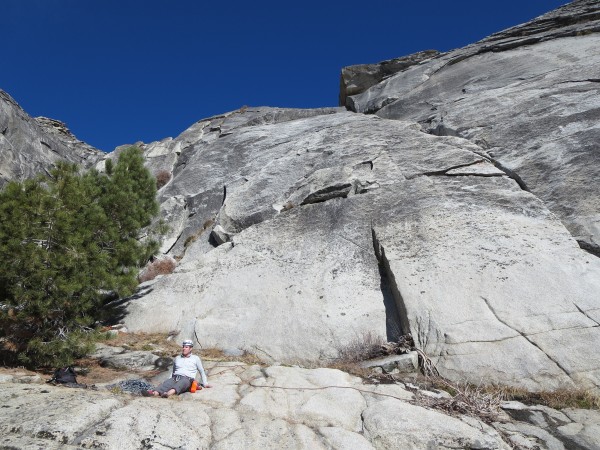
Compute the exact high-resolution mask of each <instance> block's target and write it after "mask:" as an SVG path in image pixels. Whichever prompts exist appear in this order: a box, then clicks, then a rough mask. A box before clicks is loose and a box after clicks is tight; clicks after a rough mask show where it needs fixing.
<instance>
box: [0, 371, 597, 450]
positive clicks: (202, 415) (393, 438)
mask: <svg viewBox="0 0 600 450" xmlns="http://www.w3.org/2000/svg"><path fill="white" fill-rule="evenodd" d="M205 368H206V370H207V372H208V373H207V375H208V379H209V381H210V383H211V385H212V386H213V387H212V388H210V389H202V390H200V391H197V392H196V393H195V394H191V393H185V394H182V395H181V396H179V397H173V398H170V399H168V400H165V399H161V398H143V397H141V396H139V395H132V394H126V393H121V392H118V390H116V389H114V388H111V386H112V385H107V386H104V385H98V386H97V387H96V390H93V389H73V388H67V387H61V386H50V385H44V384H42V383H43V381H41V380H40V381H32V380H29V379H28V378H27V377H23V376H21V377H20V376H17V375H16V374H15V375H12V376H10V377H6V378H5V379H2V378H0V401H1V403H2V408H0V436H1V437H0V446H2V448H7V449H8V448H18V449H40V448H44V449H81V448H84V449H85V448H90V449H96V448H104V449H138V448H139V449H142V448H156V449H168V448H179V449H190V450H191V449H231V448H247V449H281V448H295V449H311V450H312V449H340V450H342V449H343V450H345V449H360V450H362V449H364V450H367V449H371V450H372V449H396V448H402V449H418V450H420V449H424V448H436V449H456V448H472V449H481V450H500V449H502V450H504V449H506V450H508V449H511V448H518V449H556V450H565V449H590V450H593V449H597V448H598V442H599V439H600V428H599V426H598V424H599V423H600V422H599V420H600V417H599V414H598V412H597V411H593V410H592V411H590V410H579V409H565V410H562V411H557V410H554V409H551V408H548V407H544V406H525V405H523V404H521V403H518V402H506V403H505V404H504V405H502V410H501V409H498V410H497V412H496V415H495V418H491V420H489V421H488V423H484V422H482V421H481V420H480V419H478V418H477V417H473V416H466V415H459V414H455V415H453V416H449V415H447V414H445V413H443V412H441V411H440V410H436V409H430V408H424V407H421V406H419V399H420V398H421V397H422V396H425V395H427V394H430V392H429V391H424V390H421V389H420V388H418V387H417V386H412V387H409V385H405V384H403V383H398V382H397V383H394V384H379V385H378V384H365V383H364V382H363V380H361V379H360V378H357V377H354V376H351V375H349V374H347V373H345V372H341V371H339V370H333V369H302V368H298V367H283V366H271V367H261V366H257V365H246V364H244V363H242V362H235V361H234V362H212V361H205ZM135 381H136V382H137V381H140V380H135ZM441 392H443V391H441ZM444 394H445V395H446V398H450V394H448V393H445V392H444Z"/></svg>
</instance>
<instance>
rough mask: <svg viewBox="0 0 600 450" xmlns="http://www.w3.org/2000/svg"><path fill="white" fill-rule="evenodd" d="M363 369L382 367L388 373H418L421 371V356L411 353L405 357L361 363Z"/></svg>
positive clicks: (391, 357) (389, 357)
mask: <svg viewBox="0 0 600 450" xmlns="http://www.w3.org/2000/svg"><path fill="white" fill-rule="evenodd" d="M361 367H366V368H370V367H381V368H382V369H383V370H384V371H385V372H387V373H389V372H392V371H393V370H396V371H397V372H400V373H410V372H416V371H418V370H419V356H418V354H417V352H410V353H406V354H404V355H391V356H386V357H383V358H376V359H370V360H368V361H364V362H362V363H361Z"/></svg>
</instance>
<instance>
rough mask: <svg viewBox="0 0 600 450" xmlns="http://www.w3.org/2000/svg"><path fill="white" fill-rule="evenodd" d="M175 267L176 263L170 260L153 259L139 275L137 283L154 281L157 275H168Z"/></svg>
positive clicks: (167, 258)
mask: <svg viewBox="0 0 600 450" xmlns="http://www.w3.org/2000/svg"><path fill="white" fill-rule="evenodd" d="M175 267H177V263H176V262H175V260H174V259H172V258H169V257H166V258H160V259H155V260H154V261H152V262H151V263H150V264H148V265H147V266H146V267H145V268H144V270H143V271H142V273H140V275H139V276H138V281H139V282H140V283H143V282H144V281H150V280H154V279H155V278H156V277H157V276H159V275H168V274H170V273H173V271H174V270H175Z"/></svg>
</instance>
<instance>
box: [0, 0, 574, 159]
mask: <svg viewBox="0 0 600 450" xmlns="http://www.w3.org/2000/svg"><path fill="white" fill-rule="evenodd" d="M565 3H567V0H503V1H482V0H477V1H476V0H453V1H450V0H429V1H427V2H422V1H409V0H379V1H378V0H373V1H370V2H365V1H360V2H359V1H356V0H345V1H341V0H329V1H327V0H319V1H315V0H303V1H301V2H286V1H283V0H278V1H270V0H269V1H262V0H253V1H238V0H231V1H206V0H1V1H0V7H1V21H0V42H1V43H2V53H1V54H0V67H1V70H0V89H3V90H5V91H7V92H8V93H9V94H10V95H11V96H12V97H13V98H14V99H15V100H16V101H17V102H18V103H19V104H20V105H21V106H22V107H23V108H24V109H25V111H27V113H29V114H30V115H32V116H47V117H51V118H53V119H58V120H61V121H63V122H65V123H66V124H67V126H68V127H69V128H70V129H71V131H72V132H73V133H74V134H75V135H76V136H77V137H78V138H79V139H81V140H83V141H86V142H87V143H89V144H91V145H93V146H95V147H97V148H100V149H102V150H105V151H111V150H113V148H114V147H115V146H117V145H121V144H128V143H133V142H136V141H144V142H151V141H155V140H159V139H163V138H165V137H169V136H171V137H175V136H177V135H178V134H179V133H181V132H182V131H183V130H185V129H186V128H187V127H189V126H190V125H191V124H192V123H194V122H196V121H197V120H200V119H203V118H206V117H209V116H211V115H215V114H220V113H224V112H227V111H231V110H234V109H237V108H239V107H241V106H243V105H248V106H280V107H298V108H312V107H320V106H337V102H338V91H339V74H340V70H341V68H342V67H344V66H348V65H352V64H365V63H374V62H378V61H381V60H385V59H391V58H395V57H399V56H404V55H407V54H410V53H414V52H417V51H420V50H426V49H437V50H440V51H446V50H450V49H453V48H457V47H462V46H464V45H467V44H469V43H472V42H474V41H477V40H479V39H481V38H483V37H485V36H487V35H489V34H491V33H493V32H496V31H500V30H502V29H504V28H508V27H510V26H513V25H517V24H519V23H523V22H526V21H527V20H529V19H532V18H533V17H536V16H538V15H540V14H543V13H545V12H547V11H550V10H551V9H554V8H556V7H558V6H560V5H563V4H565Z"/></svg>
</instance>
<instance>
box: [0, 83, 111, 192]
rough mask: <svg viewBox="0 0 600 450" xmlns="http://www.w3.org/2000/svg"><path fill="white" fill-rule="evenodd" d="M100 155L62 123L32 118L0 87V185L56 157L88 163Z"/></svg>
mask: <svg viewBox="0 0 600 450" xmlns="http://www.w3.org/2000/svg"><path fill="white" fill-rule="evenodd" d="M103 155H104V153H103V152H102V151H100V150H98V149H95V148H94V147H91V146H90V145H88V144H86V143H85V142H81V141H79V140H78V139H77V138H76V137H75V136H73V134H71V132H70V131H69V130H68V128H67V127H66V125H65V124H64V123H62V122H59V121H57V120H52V119H48V118H46V117H38V118H36V119H33V118H32V117H30V116H29V115H28V114H27V113H26V112H25V111H23V109H22V108H21V107H20V106H19V105H18V104H17V102H15V100H14V99H13V98H12V97H11V96H10V95H8V94H7V93H6V92H4V91H2V90H0V186H2V185H4V184H5V183H6V182H7V181H9V180H23V179H26V178H30V177H32V176H34V175H36V174H38V173H43V172H45V171H47V170H48V169H49V168H50V167H52V165H53V164H54V163H56V162H57V161H60V160H66V161H71V162H74V163H77V164H80V165H82V166H84V167H89V166H91V165H93V164H94V163H95V162H96V161H98V160H99V159H100V158H101V157H102V156H103Z"/></svg>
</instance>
